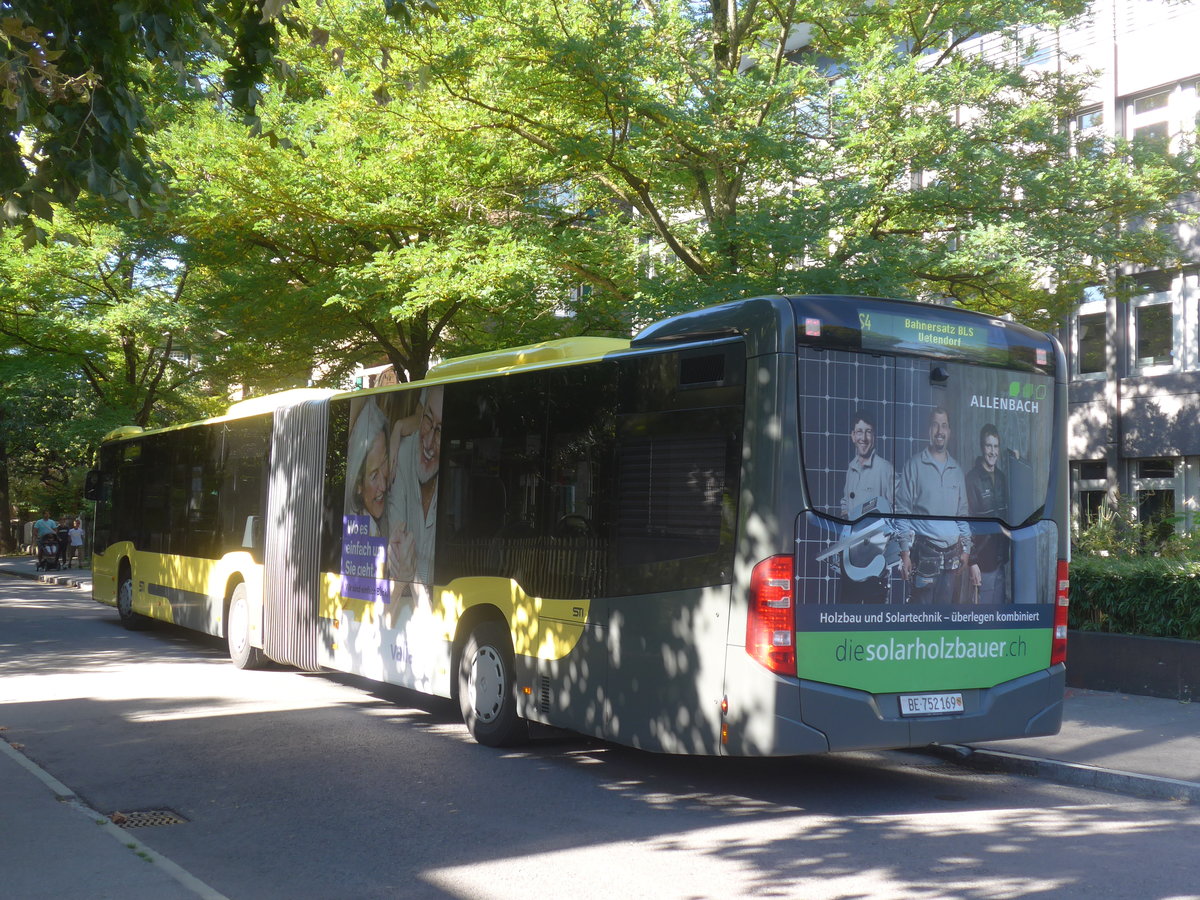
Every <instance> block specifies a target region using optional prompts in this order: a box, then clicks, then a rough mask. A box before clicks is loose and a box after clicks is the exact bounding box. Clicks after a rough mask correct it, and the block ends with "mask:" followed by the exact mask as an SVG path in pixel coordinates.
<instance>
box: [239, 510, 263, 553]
mask: <svg viewBox="0 0 1200 900" xmlns="http://www.w3.org/2000/svg"><path fill="white" fill-rule="evenodd" d="M261 536H262V516H246V528H245V529H244V530H243V531H242V547H243V548H244V549H246V550H253V549H254V548H255V547H257V546H258V545H259V544H260V541H259V540H258V539H259V538H260V537H261Z"/></svg>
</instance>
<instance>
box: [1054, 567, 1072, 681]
mask: <svg viewBox="0 0 1200 900" xmlns="http://www.w3.org/2000/svg"><path fill="white" fill-rule="evenodd" d="M1070 588H1071V581H1070V564H1069V563H1068V562H1067V561H1066V560H1065V559H1060V560H1059V561H1058V581H1057V583H1056V584H1055V587H1054V639H1053V640H1052V641H1051V643H1050V665H1052V666H1057V665H1058V664H1059V663H1065V662H1066V661H1067V603H1068V599H1067V598H1068V595H1069V593H1070Z"/></svg>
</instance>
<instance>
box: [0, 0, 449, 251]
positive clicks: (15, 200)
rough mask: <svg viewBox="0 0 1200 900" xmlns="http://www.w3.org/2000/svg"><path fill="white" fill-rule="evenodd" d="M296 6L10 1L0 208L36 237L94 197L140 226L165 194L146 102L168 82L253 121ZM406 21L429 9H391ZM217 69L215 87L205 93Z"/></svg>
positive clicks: (0, 57)
mask: <svg viewBox="0 0 1200 900" xmlns="http://www.w3.org/2000/svg"><path fill="white" fill-rule="evenodd" d="M295 2H296V0H121V2H117V3H112V4H109V3H94V2H88V0H55V2H46V0H0V203H2V204H3V206H2V210H0V211H2V213H3V215H2V216H0V227H2V226H3V223H4V222H8V223H13V222H23V223H24V224H25V225H26V234H27V238H32V237H35V236H36V235H37V231H36V223H34V222H33V220H31V219H29V218H28V217H29V216H30V215H36V216H38V217H40V218H42V219H44V220H49V219H50V218H51V216H52V213H53V204H55V203H66V204H69V203H71V202H73V201H74V200H75V198H76V197H77V196H79V193H80V191H81V190H84V189H85V188H86V189H87V190H88V191H90V192H91V193H92V194H94V195H97V196H101V197H106V198H110V199H112V200H114V201H117V202H120V203H122V204H126V205H128V207H129V209H130V210H131V211H132V212H133V213H134V214H135V215H136V214H137V213H138V212H139V211H140V210H141V208H142V206H143V204H145V203H146V202H147V200H151V199H153V198H156V197H159V196H161V194H162V190H163V187H162V177H163V176H162V173H161V172H160V171H159V169H158V167H157V166H156V165H155V164H154V162H153V160H151V159H150V157H149V156H148V154H147V149H146V143H145V139H144V132H145V131H146V130H147V128H148V126H149V125H150V122H151V116H150V111H149V110H148V109H147V99H148V98H150V97H154V96H157V91H156V90H155V89H154V88H153V86H152V85H153V82H154V81H155V80H156V79H161V78H162V77H163V76H164V74H165V75H166V76H167V77H169V78H171V79H178V80H180V81H188V82H191V83H193V84H195V85H196V86H197V87H204V86H205V85H206V84H214V86H219V90H218V91H214V92H213V93H215V94H217V95H218V96H220V97H221V98H223V100H224V101H227V102H230V103H232V104H233V106H234V107H235V108H237V109H239V110H241V111H242V112H243V113H244V115H245V116H246V118H247V120H248V121H249V122H250V123H254V121H255V107H256V104H257V100H258V96H259V89H260V88H261V86H262V85H263V83H264V82H265V81H266V80H267V77H268V75H269V74H270V73H271V71H272V69H273V67H274V65H275V51H276V48H277V46H278V42H279V39H280V34H281V32H284V31H288V30H292V29H295V28H297V27H298V25H297V22H296V20H295V18H294V17H293V12H294V11H293V10H292V9H291V8H290V7H292V6H293V4H294V3H295ZM380 6H381V9H382V10H384V11H386V12H387V13H388V14H389V15H391V16H393V17H395V18H397V19H399V20H401V21H407V19H408V15H409V11H410V9H411V8H422V7H424V8H433V4H432V2H431V0H382V3H381V4H380ZM213 60H221V61H223V65H222V67H221V69H220V73H219V75H220V77H219V78H218V79H216V81H215V82H213V81H211V80H209V81H207V82H202V81H201V76H202V75H205V74H207V73H208V72H209V70H211V66H212V62H213Z"/></svg>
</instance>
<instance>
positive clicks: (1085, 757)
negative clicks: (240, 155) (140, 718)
mask: <svg viewBox="0 0 1200 900" xmlns="http://www.w3.org/2000/svg"><path fill="white" fill-rule="evenodd" d="M5 574H7V575H17V576H19V577H22V578H34V579H37V578H39V577H40V578H41V579H43V580H47V581H49V582H51V583H59V579H62V583H66V584H76V585H77V586H78V587H79V589H80V590H86V591H89V592H90V591H91V587H92V578H91V572H89V571H87V570H84V571H72V570H67V571H65V572H50V573H47V574H44V575H43V574H41V573H38V572H36V571H35V567H34V561H33V560H32V559H30V558H27V557H24V558H17V557H11V558H8V559H0V575H5ZM1067 665H1070V659H1068V660H1067ZM932 752H934V753H937V754H939V755H944V756H949V757H951V758H953V759H954V760H955V761H957V762H959V763H960V764H962V765H967V766H972V767H976V768H980V769H986V770H991V771H999V772H1011V773H1017V774H1025V775H1034V776H1036V777H1040V778H1046V779H1048V780H1051V781H1057V782H1061V783H1064V784H1071V785H1076V786H1080V787H1094V788H1099V789H1102V790H1110V791H1117V792H1119V793H1123V794H1131V795H1134V796H1139V797H1147V798H1155V799H1185V800H1190V801H1191V802H1194V803H1200V703H1181V702H1180V701H1178V700H1164V699H1161V698H1158V697H1139V696H1135V695H1131V694H1112V693H1105V692H1102V691H1089V690H1082V689H1080V688H1068V689H1067V693H1066V699H1065V701H1064V708H1063V726H1062V730H1061V731H1060V732H1059V733H1058V734H1057V735H1053V736H1051V737H1039V738H1021V739H1016V740H1010V741H993V742H988V743H980V744H976V745H972V746H969V747H941V748H935V749H934V750H933V751H932Z"/></svg>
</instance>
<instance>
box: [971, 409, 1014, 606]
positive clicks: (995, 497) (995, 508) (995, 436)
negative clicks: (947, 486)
mask: <svg viewBox="0 0 1200 900" xmlns="http://www.w3.org/2000/svg"><path fill="white" fill-rule="evenodd" d="M979 449H980V455H979V456H978V457H977V458H976V460H975V467H974V468H973V469H971V471H970V472H968V473H967V506H968V508H969V509H970V511H971V515H972V516H975V517H979V518H987V519H1000V520H1006V519H1007V518H1008V478H1007V476H1006V475H1005V474H1004V472H1003V471H1001V469H1000V466H999V463H1000V432H999V431H997V430H996V426H995V425H992V424H990V423H989V424H987V425H984V426H983V428H981V429H980V431H979ZM1008 556H1009V552H1008V538H1007V537H1006V536H1005V535H1003V534H1001V533H998V532H996V531H993V530H989V531H987V532H984V533H979V532H977V533H976V534H975V535H974V539H973V540H972V543H971V562H970V566H971V569H970V571H971V583H972V584H973V585H975V586H976V587H977V588H978V589H979V599H978V602H979V603H1007V602H1009V601H1008V583H1009V578H1008Z"/></svg>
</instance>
